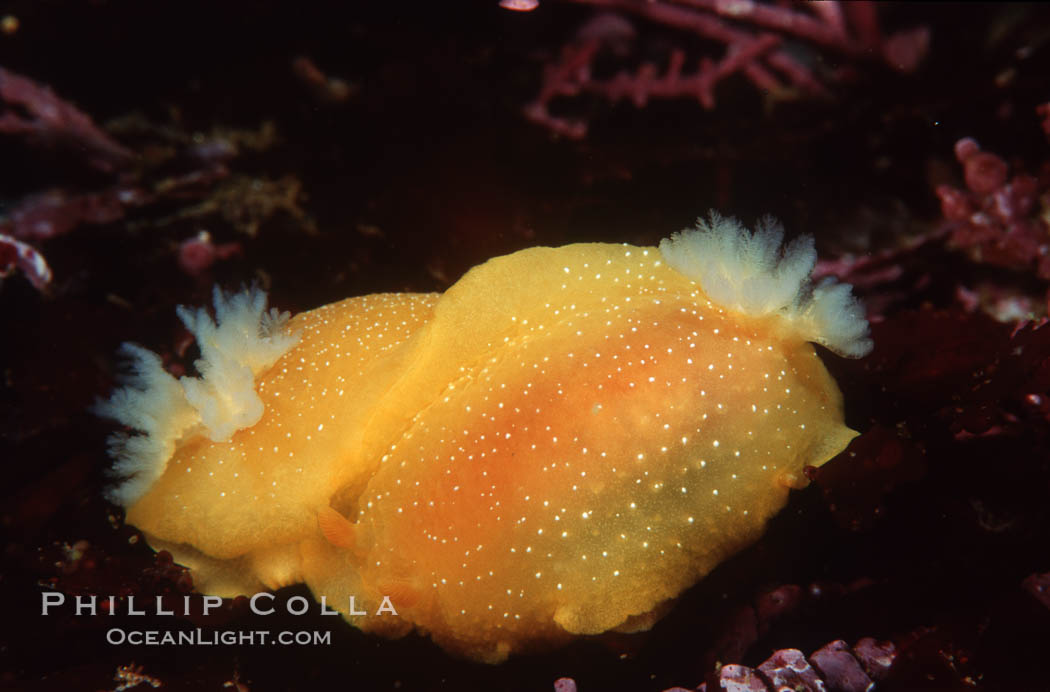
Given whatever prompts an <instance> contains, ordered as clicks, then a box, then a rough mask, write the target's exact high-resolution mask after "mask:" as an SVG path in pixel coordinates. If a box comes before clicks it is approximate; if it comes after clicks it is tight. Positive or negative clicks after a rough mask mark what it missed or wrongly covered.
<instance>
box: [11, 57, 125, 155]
mask: <svg viewBox="0 0 1050 692" xmlns="http://www.w3.org/2000/svg"><path fill="white" fill-rule="evenodd" d="M3 104H6V105H7V106H8V107H7V108H6V109H5V110H3V111H0V132H2V133H6V134H12V135H21V136H26V137H30V138H33V139H36V140H38V141H40V142H41V143H43V144H45V145H49V146H55V147H70V148H75V149H77V150H79V151H81V152H83V153H84V155H85V156H86V158H87V160H88V163H89V164H90V165H91V166H93V167H94V168H97V169H99V170H101V171H107V172H108V171H113V170H115V169H119V168H122V167H124V166H126V165H127V164H128V163H129V162H130V161H131V160H132V159H133V158H134V155H133V154H132V152H131V151H130V150H129V149H127V148H126V147H124V146H122V145H121V144H119V143H118V142H117V141H116V140H114V139H113V138H112V137H110V136H109V135H108V134H106V133H105V132H103V131H102V130H101V129H99V127H98V126H97V125H95V123H94V121H93V120H92V119H91V118H90V117H89V116H88V115H87V114H85V113H84V112H82V111H80V110H79V109H77V108H76V106H74V105H72V104H71V103H69V102H67V101H64V100H62V99H61V98H59V97H58V96H57V95H56V94H55V92H54V91H52V90H51V89H50V88H49V87H47V86H44V85H41V84H38V83H36V82H34V81H33V80H31V79H29V78H28V77H24V76H22V75H19V74H15V73H14V72H11V71H10V70H6V69H4V68H2V67H0V105H3Z"/></svg>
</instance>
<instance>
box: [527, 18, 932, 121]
mask: <svg viewBox="0 0 1050 692" xmlns="http://www.w3.org/2000/svg"><path fill="white" fill-rule="evenodd" d="M570 1H572V2H577V3H579V4H585V5H590V6H593V7H596V8H598V9H599V10H605V11H606V12H605V13H602V14H598V15H596V16H595V17H594V18H593V19H591V20H590V21H589V22H588V23H586V24H585V25H584V26H583V27H581V28H580V30H579V31H578V32H577V34H576V36H575V37H574V38H573V39H572V40H571V41H569V42H568V43H567V44H566V45H565V46H563V47H562V49H561V56H560V58H559V59H558V60H556V61H553V62H551V63H549V64H548V65H546V67H545V68H544V73H543V78H542V84H541V87H540V91H539V94H538V95H537V97H536V99H535V100H534V101H533V102H532V103H530V104H528V105H527V106H526V107H525V116H526V117H527V118H528V119H529V120H531V121H533V122H535V123H537V124H539V125H542V126H544V127H546V128H548V129H549V130H550V131H552V132H554V133H556V134H559V135H562V136H565V137H569V138H572V139H580V138H582V137H584V136H586V134H587V123H586V121H584V120H582V119H579V118H573V117H568V116H562V115H557V114H554V113H552V112H551V104H552V102H553V101H555V100H556V99H559V98H566V97H575V96H578V95H580V94H583V93H589V94H594V95H597V96H601V97H603V98H605V99H606V100H608V101H610V102H612V103H616V102H617V101H620V100H622V99H628V100H630V101H631V102H632V103H633V104H634V105H635V106H636V107H638V108H641V107H643V106H645V105H646V103H647V102H648V101H649V100H650V99H653V98H656V99H670V98H695V99H696V100H697V101H699V102H700V104H701V105H702V106H703V107H704V108H705V109H708V110H710V109H712V108H714V107H715V87H716V86H718V84H719V83H720V82H722V81H723V80H725V79H726V78H728V77H730V76H731V75H735V74H741V75H743V77H744V78H745V79H747V80H748V81H750V82H751V83H752V84H753V85H754V86H755V87H756V88H758V89H759V90H760V91H762V92H765V93H772V94H774V95H780V96H784V95H786V94H788V93H800V94H806V95H810V96H814V95H823V94H826V93H827V88H826V86H825V83H826V82H831V81H836V80H838V79H841V78H842V77H843V76H844V74H845V73H846V71H843V70H839V71H838V73H836V74H831V75H828V76H826V77H825V76H823V75H818V74H817V73H816V72H815V71H814V70H813V69H812V68H811V67H810V66H809V65H807V64H806V62H804V61H803V60H800V59H799V58H798V57H796V55H797V53H796V52H795V51H792V50H789V49H788V48H787V46H786V43H787V42H788V41H792V42H796V43H801V44H804V45H806V46H808V47H809V48H811V49H813V50H816V51H827V52H830V53H832V54H837V55H838V56H840V57H845V58H846V59H848V60H855V61H862V60H867V61H871V60H873V59H874V60H876V61H879V62H882V63H883V64H885V65H887V66H889V67H890V68H892V69H894V70H897V71H900V72H911V71H913V70H915V69H916V67H917V66H918V65H919V63H920V62H921V61H922V59H923V57H924V56H925V54H926V51H927V48H928V45H929V31H928V30H927V29H926V28H924V27H919V28H914V29H909V30H905V31H902V32H899V33H895V34H892V35H890V36H885V35H884V34H883V32H882V30H881V28H880V26H879V21H878V16H877V8H876V6H875V3H872V2H850V3H841V2H818V3H809V2H791V3H767V2H756V1H753V0H666V1H664V0H656V1H653V0H570ZM628 16H629V17H634V18H637V19H639V20H641V21H642V22H644V23H646V24H647V25H652V26H657V27H663V28H665V29H671V30H672V31H675V32H679V33H680V34H681V35H682V36H685V37H690V36H692V37H698V38H700V39H702V40H704V41H707V42H710V43H712V44H721V45H722V46H724V52H723V53H722V54H721V56H719V57H711V56H709V55H703V56H700V57H698V58H692V57H690V56H689V55H688V54H687V52H686V50H685V49H684V48H683V47H681V46H684V45H686V43H688V41H680V42H679V43H678V44H677V45H675V46H673V47H672V48H671V50H670V53H669V54H668V55H667V56H666V62H665V64H664V65H662V66H661V65H658V64H657V63H655V62H650V61H643V62H641V63H640V64H638V65H637V66H636V67H635V68H633V69H623V70H621V71H620V72H618V73H616V74H614V75H612V76H610V77H603V76H600V75H599V74H598V72H599V70H598V69H597V68H596V63H597V62H598V61H599V60H602V59H605V58H608V57H610V56H612V57H613V59H619V60H623V59H624V58H627V59H628V60H629V56H630V55H631V54H633V52H634V51H633V44H634V41H635V39H636V37H637V31H636V29H635V26H634V24H632V22H631V21H629V20H628V19H627V18H626V17H628ZM692 61H695V62H696V66H695V68H692V69H690V68H689V66H688V63H689V62H692Z"/></svg>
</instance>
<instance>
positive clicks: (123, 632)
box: [106, 627, 332, 646]
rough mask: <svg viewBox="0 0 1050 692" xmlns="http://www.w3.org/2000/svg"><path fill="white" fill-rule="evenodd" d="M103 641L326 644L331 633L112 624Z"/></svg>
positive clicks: (179, 644) (215, 644)
mask: <svg viewBox="0 0 1050 692" xmlns="http://www.w3.org/2000/svg"><path fill="white" fill-rule="evenodd" d="M106 641H107V642H109V643H110V644H113V645H115V646H120V645H125V646H126V645H131V646H329V645H331V643H332V633H331V632H319V631H317V630H299V631H291V630H282V631H280V632H270V631H269V630H247V631H236V632H235V631H230V630H225V631H216V630H205V629H201V628H199V627H198V628H197V629H193V630H179V631H174V632H173V631H170V630H137V629H125V628H123V627H112V628H110V629H109V630H107V631H106Z"/></svg>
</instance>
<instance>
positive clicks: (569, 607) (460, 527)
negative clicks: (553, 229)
mask: <svg viewBox="0 0 1050 692" xmlns="http://www.w3.org/2000/svg"><path fill="white" fill-rule="evenodd" d="M780 240H781V232H780V230H779V227H777V226H775V225H772V224H765V225H763V226H762V227H760V228H759V230H758V232H757V233H755V234H750V233H748V232H747V231H746V230H745V229H743V228H742V227H741V226H740V225H739V224H737V223H736V222H735V221H732V220H726V219H722V218H720V217H717V216H712V218H711V220H710V221H709V222H701V224H700V225H699V226H698V228H697V229H695V230H690V231H685V232H683V233H682V234H679V235H676V236H675V237H673V238H671V239H669V240H667V241H664V243H661V245H660V248H659V249H657V248H642V247H633V246H628V245H609V244H598V243H593V244H577V245H569V246H565V247H561V248H533V249H530V250H524V251H521V252H516V253H514V254H511V255H508V256H505V257H498V258H495V259H492V260H490V261H488V262H486V263H485V264H482V265H480V266H478V267H475V268H474V269H472V270H471V271H470V272H468V273H467V274H466V275H465V276H464V277H463V278H462V279H461V280H460V281H459V282H457V283H456V284H455V285H453V286H452V287H451V288H450V289H449V290H448V291H446V292H445V293H444V294H443V295H436V294H380V295H373V296H365V297H361V298H350V299H347V300H344V301H341V302H339V303H334V304H332V305H328V306H324V307H322V308H318V309H317V310H311V311H309V312H305V313H302V314H300V315H297V316H295V317H294V318H291V319H290V320H287V321H285V320H284V319H283V318H280V317H279V316H277V315H276V314H275V313H265V311H264V307H265V306H264V303H261V302H259V298H258V295H259V294H258V293H257V292H256V293H249V294H247V295H248V297H247V298H245V299H243V301H242V303H241V304H242V305H243V306H245V307H246V308H247V307H249V306H250V308H251V310H247V309H246V310H245V311H244V312H245V314H246V315H248V317H245V318H244V319H243V320H241V319H240V318H239V317H238V316H237V314H234V313H233V312H231V311H230V310H228V309H227V310H223V309H219V310H217V311H218V313H219V314H218V320H217V324H215V323H211V321H210V319H208V320H207V321H206V322H205V320H206V318H205V317H204V316H203V315H202V313H197V318H196V319H187V318H186V315H187V314H188V313H186V311H184V310H183V311H180V315H181V316H183V319H184V321H186V322H187V325H188V326H189V325H191V324H192V325H193V327H191V329H193V331H194V332H195V333H196V334H197V335H198V338H200V337H201V335H202V334H204V335H205V337H204V338H209V337H208V336H207V335H212V337H213V341H216V342H217V343H226V342H225V341H224V340H223V339H222V338H219V339H215V338H214V335H213V332H216V331H218V332H221V331H222V330H223V329H224V328H225V327H224V326H225V325H226V324H228V323H229V324H239V325H241V326H239V327H238V334H241V335H246V337H245V339H246V342H243V343H242V344H241V345H242V348H241V350H246V351H250V352H253V353H254V352H255V351H256V349H254V348H245V347H244V343H250V342H251V341H252V340H253V339H257V340H260V341H261V342H263V343H264V345H265V348H261V349H259V350H260V352H263V351H265V353H266V354H267V356H266V357H260V358H258V359H257V360H254V361H252V363H251V364H249V363H248V362H247V361H243V360H242V361H237V360H236V358H235V359H234V360H235V361H236V362H234V363H233V364H230V363H226V364H225V365H223V366H222V368H225V367H233V366H234V365H239V366H243V367H247V368H248V369H249V370H251V371H252V373H253V374H254V387H253V388H252V391H253V393H254V394H255V396H256V397H257V398H258V400H259V401H260V402H261V403H262V407H263V410H262V413H261V417H259V418H258V419H257V420H254V421H249V422H247V423H242V422H236V421H237V420H239V419H237V418H236V416H230V415H223V416H218V417H217V418H218V419H220V420H222V421H224V423H226V424H228V425H230V426H236V427H237V429H236V430H234V431H232V432H230V430H229V427H228V426H227V427H224V426H208V425H206V424H204V423H203V422H202V421H203V419H204V417H205V416H204V415H202V414H201V411H202V410H207V406H205V405H196V404H194V403H193V401H192V399H193V398H194V395H191V394H190V392H191V391H194V389H195V388H200V389H203V390H204V391H206V392H208V394H207V395H206V396H204V397H203V400H204V401H213V400H215V399H216V398H217V397H218V398H221V397H220V396H219V395H220V394H221V389H218V388H212V389H209V387H208V385H207V384H201V385H193V384H192V383H189V382H182V383H180V382H179V381H176V380H174V378H170V375H167V374H166V373H164V371H163V369H162V368H161V365H160V360H159V359H158V358H156V356H153V355H152V354H150V353H149V352H148V351H145V350H144V349H141V348H139V347H130V350H129V353H130V354H131V355H132V356H133V357H134V358H135V379H134V380H133V381H132V382H130V383H129V387H128V388H127V389H124V390H119V391H118V392H117V393H115V394H114V396H113V398H111V399H110V400H109V402H106V403H104V404H102V405H101V407H100V410H101V411H102V412H103V413H105V414H106V415H109V416H111V417H113V418H116V419H117V420H119V421H121V422H123V423H125V424H126V425H128V426H130V427H132V428H135V429H137V430H139V431H141V432H142V433H143V434H141V435H133V436H130V437H128V436H125V437H123V438H119V439H118V442H117V443H116V445H115V449H116V451H117V452H118V463H117V465H116V467H117V472H118V473H120V474H121V475H123V476H126V477H128V480H126V481H125V483H124V485H121V486H118V488H117V490H116V491H114V493H113V495H112V496H113V498H114V499H116V500H118V501H120V502H121V503H122V504H124V505H125V506H126V507H127V512H128V521H129V522H130V523H133V524H135V525H136V526H138V527H139V528H140V529H142V530H143V531H144V532H145V533H146V535H147V537H148V539H149V541H150V544H151V545H152V546H153V547H155V548H158V549H160V548H164V549H168V550H171V551H172V553H173V554H174V556H175V557H176V559H177V560H178V561H179V562H181V563H182V564H185V565H187V566H189V567H190V568H191V569H192V570H193V573H194V580H195V583H196V585H197V587H198V588H199V589H200V590H201V591H203V592H207V593H215V594H219V595H223V596H233V595H237V594H240V593H252V592H253V590H258V589H259V588H262V587H266V588H277V587H279V586H283V585H286V584H291V583H296V582H301V581H305V582H306V583H307V584H308V585H309V587H310V588H311V590H312V591H313V592H314V593H315V594H317V595H318V596H320V595H325V596H326V597H327V601H328V603H330V604H332V603H334V604H343V605H342V606H341V607H345V604H347V603H348V602H349V597H350V596H354V597H355V600H356V603H357V604H358V607H360V608H361V609H362V610H364V611H366V612H367V613H369V614H367V615H363V616H357V615H355V616H354V617H352V618H349V614H348V613H347V612H346V611H344V614H345V615H348V618H349V619H351V622H353V624H355V625H357V626H358V627H361V628H362V629H365V630H368V631H377V632H381V633H384V634H388V635H399V634H403V633H405V632H407V631H410V630H411V629H412V628H413V627H415V628H418V629H420V630H421V631H423V632H426V633H428V634H429V635H430V636H431V637H432V638H433V639H434V640H435V641H436V642H437V643H438V644H440V645H442V646H443V647H445V648H447V649H449V650H451V651H455V652H458V653H460V654H462V655H465V656H469V657H472V658H476V659H479V660H486V661H491V662H498V661H500V660H502V659H504V658H506V656H507V655H508V654H509V653H511V652H514V651H519V650H526V649H529V648H531V647H535V646H543V645H550V644H552V643H558V642H561V641H564V640H566V639H568V638H570V637H571V636H574V635H580V634H596V633H600V632H605V631H608V630H612V629H620V630H632V629H644V628H647V627H648V626H650V625H651V624H652V623H653V622H654V621H655V619H656V618H657V617H658V616H659V614H660V613H661V612H663V610H664V609H665V608H666V606H667V604H668V603H669V602H670V601H671V600H672V599H674V598H675V597H676V596H678V595H679V594H680V593H681V592H682V591H683V590H684V589H686V588H688V587H689V586H690V585H692V584H693V583H695V582H696V581H697V580H698V579H699V578H701V577H702V576H703V575H705V574H707V573H708V572H710V571H711V570H712V569H713V568H714V567H715V566H716V565H718V564H719V563H720V562H721V561H723V560H724V559H726V558H727V557H728V556H730V555H732V554H733V553H735V552H736V551H738V550H739V549H740V548H742V547H744V546H746V545H747V544H748V543H750V542H753V541H754V540H755V539H756V538H757V537H758V536H760V535H761V533H762V531H763V530H764V526H765V523H766V521H767V520H768V519H769V518H770V517H771V516H772V515H773V514H775V513H776V512H777V511H779V509H780V508H781V507H782V506H783V505H784V504H785V503H786V501H787V494H788V491H789V489H790V488H791V487H800V486H802V485H804V484H805V481H804V477H803V474H802V470H803V468H804V467H805V466H807V465H813V466H819V465H820V464H822V463H824V462H825V461H826V460H828V459H829V458H831V457H832V456H834V455H835V454H837V453H838V452H840V451H841V450H842V449H843V448H845V446H846V444H847V443H848V442H849V440H850V439H851V438H852V437H853V436H854V435H855V433H854V432H853V431H851V430H850V429H849V428H847V427H846V426H845V425H844V424H843V414H842V397H841V394H840V393H839V390H838V388H837V386H836V385H835V383H834V381H833V380H832V379H831V377H830V375H829V374H828V373H827V371H826V369H825V368H824V366H823V364H822V362H821V361H820V358H819V357H818V355H817V354H816V352H815V350H814V349H813V346H812V345H811V344H810V343H809V342H811V341H815V342H817V343H822V344H824V345H826V346H828V347H829V348H830V349H832V350H834V351H836V352H838V353H840V354H843V355H847V356H853V357H857V356H861V355H864V354H865V353H866V352H867V351H868V350H870V348H871V343H870V340H869V339H868V338H867V323H866V322H865V320H864V318H863V312H862V311H861V309H860V307H859V305H858V304H857V303H856V301H855V300H853V298H852V297H851V296H850V294H849V287H848V286H842V285H818V286H815V287H814V286H811V285H810V283H809V274H810V271H811V270H812V267H813V263H814V261H815V259H816V257H815V253H814V252H813V247H812V241H811V240H796V241H795V242H793V243H791V244H789V245H788V246H787V248H786V249H785V250H783V251H782V250H781V248H780ZM220 297H221V294H217V298H216V304H217V308H218V306H219V303H220ZM222 300H224V301H226V302H224V303H223V305H224V306H229V305H232V304H233V302H234V301H236V300H240V299H238V298H234V299H226V298H224V297H222ZM234 312H236V311H234ZM238 314H239V313H238ZM253 315H254V318H252V319H254V320H255V323H254V324H253V323H252V319H249V317H251V316H253ZM264 315H270V317H269V318H268V319H263V316H264ZM202 323H203V324H204V327H201V324H202ZM209 325H210V326H209ZM245 325H246V326H245ZM275 325H276V326H275ZM194 327H197V328H194ZM227 338H232V337H227ZM220 350H221V351H222V352H223V353H227V354H228V353H233V352H235V351H236V349H230V348H221V349H220ZM201 351H202V360H206V361H207V362H206V363H204V364H201V365H199V366H198V369H199V370H200V371H201V374H202V381H204V382H215V383H217V382H225V381H226V380H225V379H223V378H224V377H225V376H224V375H223V374H222V373H220V372H217V371H216V366H215V365H214V363H216V362H220V360H221V359H219V358H213V357H211V356H210V355H209V354H208V353H207V352H206V348H205V347H204V346H203V345H202V348H201ZM278 351H280V353H277V352H278ZM275 354H276V355H275ZM222 368H220V369H222ZM166 378H170V380H169V379H166ZM232 381H234V382H236V383H241V382H242V381H243V377H237V378H233V380H232ZM238 386H240V385H238ZM242 389H243V388H242ZM242 389H236V391H242ZM146 392H149V394H150V397H151V398H148V399H147V395H146ZM180 397H181V398H180ZM239 398H245V397H239ZM247 398H249V399H250V397H247ZM173 400H174V401H173ZM147 403H148V405H147ZM129 409H134V410H129ZM252 411H253V413H252V415H251V416H250V417H254V415H255V414H254V409H252ZM248 417H249V416H246V418H248ZM169 419H170V421H169ZM215 427H218V434H214V435H213V433H215V432H216V430H215ZM172 431H176V432H175V433H173V432H172ZM154 438H156V439H154ZM216 438H218V439H216ZM139 446H141V448H142V449H144V450H146V452H148V454H144V455H143V457H142V459H140V460H137V461H140V462H141V463H140V464H138V465H136V464H135V463H133V462H132V459H133V458H134V453H135V452H136V450H137V449H139ZM161 448H163V449H161ZM158 450H159V451H158ZM162 452H167V456H166V457H165V458H164V459H162V460H160V461H159V462H158V461H157V460H158V459H159V458H160V456H161V455H162ZM154 463H156V464H158V465H159V469H152V468H151V467H150V466H149V465H150V464H154ZM384 596H388V597H389V598H390V601H391V602H392V603H393V605H394V606H395V607H396V608H397V613H398V614H397V616H396V617H391V616H389V615H380V614H373V613H376V611H377V609H378V608H377V607H378V605H379V604H380V603H381V602H382V599H383V597H384Z"/></svg>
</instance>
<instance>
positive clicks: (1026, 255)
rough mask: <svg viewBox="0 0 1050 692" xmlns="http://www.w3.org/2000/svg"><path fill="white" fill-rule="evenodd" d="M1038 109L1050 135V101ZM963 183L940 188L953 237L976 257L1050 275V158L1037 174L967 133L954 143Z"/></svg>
mask: <svg viewBox="0 0 1050 692" xmlns="http://www.w3.org/2000/svg"><path fill="white" fill-rule="evenodd" d="M1038 112H1039V114H1040V115H1043V116H1044V120H1043V129H1044V131H1046V132H1047V133H1048V137H1050V104H1043V105H1042V106H1040V107H1039V109H1038ZM955 157H956V159H958V161H959V163H961V164H962V166H963V178H964V180H965V183H966V187H965V189H959V188H956V187H952V186H950V185H941V186H939V187H938V188H937V196H938V197H939V198H940V200H941V211H942V213H943V214H944V218H945V219H946V220H947V221H948V222H949V224H950V226H949V227H950V232H951V243H952V244H953V245H955V246H956V247H958V248H961V249H965V250H967V251H969V252H970V254H971V256H973V257H974V259H976V260H978V261H982V262H987V263H989V264H994V265H997V266H1002V267H1008V268H1011V269H1018V270H1034V271H1035V273H1036V275H1037V276H1038V277H1039V278H1041V279H1044V280H1045V279H1050V161H1044V163H1043V164H1042V166H1041V167H1040V169H1039V171H1038V172H1037V173H1036V174H1034V175H1029V174H1027V173H1023V172H1014V173H1013V175H1011V170H1010V165H1009V164H1008V163H1007V162H1006V161H1005V160H1003V158H1002V157H1000V156H998V155H996V154H993V153H991V152H988V151H984V150H982V149H981V147H980V145H978V143H977V142H976V141H975V140H973V139H971V138H969V137H967V138H964V139H960V140H959V141H958V142H957V143H956V144H955Z"/></svg>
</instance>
